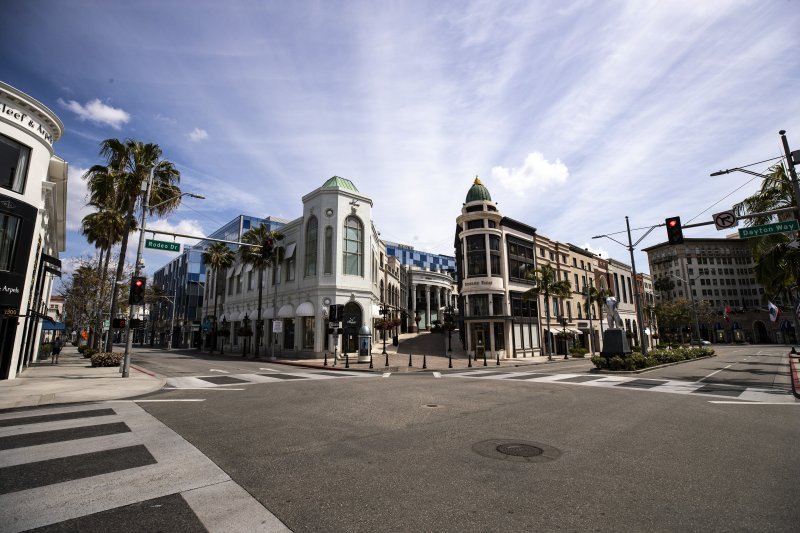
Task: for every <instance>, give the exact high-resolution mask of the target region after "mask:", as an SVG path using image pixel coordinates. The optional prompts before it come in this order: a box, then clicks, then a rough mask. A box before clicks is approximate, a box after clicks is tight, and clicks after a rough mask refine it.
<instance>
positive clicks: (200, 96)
mask: <svg viewBox="0 0 800 533" xmlns="http://www.w3.org/2000/svg"><path fill="white" fill-rule="evenodd" d="M2 11H3V19H4V27H3V32H2V33H0V49H2V50H3V54H2V58H0V79H2V80H3V81H5V82H6V83H9V84H10V85H12V86H14V87H16V88H17V89H19V90H21V91H23V92H25V93H27V94H29V95H31V96H33V97H34V98H36V99H37V100H39V101H40V102H42V103H44V104H45V105H46V106H48V107H49V108H50V109H52V110H53V111H54V112H55V113H56V114H57V115H58V116H59V117H60V119H61V120H62V121H63V123H64V125H65V133H64V136H63V137H62V138H61V139H60V140H59V141H57V142H56V143H55V145H54V148H55V151H56V155H58V156H59V157H62V158H63V159H65V160H66V161H67V162H68V163H69V166H70V173H69V185H68V188H69V194H68V197H69V203H68V216H67V229H68V239H67V249H66V251H65V252H64V253H63V254H62V258H65V259H67V260H68V259H69V258H75V257H81V256H86V255H87V254H91V253H93V251H94V249H93V247H92V246H91V245H89V244H88V243H87V242H86V240H85V239H84V238H83V237H82V236H81V235H80V232H79V229H80V221H81V219H82V218H83V216H85V215H86V214H88V213H89V212H90V211H89V210H88V208H86V207H85V195H86V187H85V184H84V182H83V181H82V179H81V176H82V175H83V173H84V172H85V171H86V170H87V169H88V168H89V167H91V166H92V165H94V164H98V163H102V162H103V161H102V159H101V158H100V156H99V154H98V149H99V143H100V142H101V141H102V140H104V139H108V138H120V139H124V138H134V139H137V140H141V141H144V142H153V143H157V144H158V145H159V146H160V147H161V148H162V150H163V154H164V157H165V158H166V159H169V160H170V161H172V162H174V163H175V164H176V165H177V167H178V168H179V170H180V171H181V187H182V189H183V190H185V191H189V192H194V193H199V194H202V195H205V196H206V199H205V200H195V199H185V200H184V202H183V205H182V207H181V209H180V210H179V211H178V212H176V213H175V214H173V215H172V216H170V217H169V218H168V219H165V220H158V221H155V220H149V221H148V226H150V227H158V228H160V229H169V228H172V229H173V231H176V232H179V233H186V234H192V235H207V234H209V233H211V232H213V231H214V230H216V229H217V228H219V227H220V226H222V225H223V224H224V223H226V222H228V221H229V220H231V219H233V218H234V217H236V216H237V215H239V214H247V215H254V216H268V215H273V216H278V217H285V218H288V219H295V218H297V217H299V216H301V214H302V202H301V198H302V196H303V195H305V194H307V193H309V192H311V191H312V190H314V189H316V188H317V187H319V186H320V185H322V183H324V182H325V181H326V180H327V179H328V178H330V177H331V176H334V175H338V176H342V177H345V178H348V179H350V180H352V181H353V182H354V183H355V185H356V186H357V187H358V189H359V190H360V191H361V192H362V193H363V194H365V195H367V196H369V197H371V198H372V199H373V202H374V208H373V219H374V224H375V227H376V229H377V230H378V231H380V232H381V237H382V238H383V239H386V240H390V241H394V242H399V243H403V244H408V245H411V246H413V247H415V248H416V249H419V250H423V251H428V252H434V253H440V254H446V255H453V253H454V252H453V240H454V229H455V219H456V217H457V216H458V215H459V214H460V210H461V207H462V204H463V202H464V199H465V196H466V194H467V191H468V190H469V188H470V186H471V185H472V183H473V180H474V178H475V176H479V177H480V179H481V181H482V183H483V184H484V185H485V186H486V187H487V188H488V189H489V191H490V193H491V196H492V199H493V200H495V201H496V202H497V203H498V209H499V210H500V212H501V213H502V214H503V215H505V216H508V217H511V218H514V219H517V220H520V221H522V222H524V223H526V224H528V225H530V226H533V227H535V228H537V230H538V233H539V234H542V235H544V236H547V237H549V238H552V239H556V240H559V241H562V242H569V243H572V244H574V245H577V246H580V247H583V248H588V249H590V250H592V251H594V252H597V253H601V254H602V255H603V257H613V258H615V259H618V260H621V261H623V262H625V263H630V255H629V251H628V249H627V247H626V246H623V245H621V244H618V243H617V242H614V241H612V240H610V239H607V238H600V239H593V237H594V236H596V235H602V234H612V235H613V237H614V238H615V239H616V240H618V241H622V242H627V236H626V235H625V234H624V231H625V228H626V219H625V217H626V216H627V217H629V221H630V226H631V228H632V229H633V231H632V241H633V242H634V243H636V242H637V241H639V239H641V238H642V237H643V236H644V234H645V232H646V231H647V230H648V229H649V228H650V227H651V226H654V225H657V224H663V223H664V219H665V218H666V217H671V216H680V217H681V219H682V221H683V223H684V224H687V223H690V222H693V223H697V222H710V221H711V220H712V215H713V214H714V213H717V212H721V211H725V210H728V209H730V208H731V207H732V206H733V204H734V203H736V202H738V201H740V200H742V199H743V198H745V197H747V196H748V195H750V194H752V193H753V192H755V191H756V190H757V188H758V186H759V179H758V178H754V177H753V176H750V175H747V174H743V173H733V174H728V175H726V176H723V177H710V176H709V174H710V173H711V172H713V171H716V170H720V169H727V168H732V167H742V166H745V165H749V164H751V163H757V162H760V161H764V160H768V159H771V158H777V157H779V156H781V155H782V148H781V144H780V137H779V135H778V131H779V130H782V129H785V130H787V132H788V133H787V135H788V139H789V143H790V145H792V147H793V149H800V120H799V119H800V59H798V58H799V57H800V56H798V54H797V51H798V50H800V2H798V1H796V0H755V1H744V0H743V1H726V0H702V1H697V0H690V1H684V0H669V1H666V0H662V1H647V0H634V1H629V2H626V1H615V0H604V1H597V2H592V1H584V0H575V1H569V0H558V1H552V2H548V1H536V2H531V1H529V0H523V1H519V2H516V1H507V0H488V1H442V0H438V1H416V0H407V1H392V0H373V1H365V2H360V1H345V0H342V1H336V0H329V1H304V0H296V1H292V2H282V1H265V0H260V1H236V0H226V1H225V2H219V1H216V0H215V1H213V2H209V1H206V0H192V1H175V0H171V1H169V2H163V1H160V0H159V1H149V0H142V1H137V2H130V1H124V2H123V1H118V0H106V1H99V0H96V1H89V0H84V1H76V0H60V1H52V0H50V1H46V0H6V1H5V2H3V7H2ZM774 162H775V161H774V160H773V161H767V162H764V163H761V164H758V165H754V166H752V167H748V168H749V169H750V170H754V171H756V172H763V171H766V169H767V168H768V167H769V166H770V165H771V164H773V163H774ZM620 232H623V233H620ZM728 233H730V232H729V231H728V232H718V231H716V229H715V228H714V226H713V225H712V226H703V227H699V228H690V229H686V230H685V231H684V235H685V236H686V237H724V236H725V235H726V234H728ZM148 237H149V236H148ZM135 238H136V237H135V236H134V239H135ZM158 238H161V239H164V237H163V236H162V237H158ZM664 241H666V230H665V229H664V228H663V227H660V228H656V229H655V230H653V231H652V232H651V233H650V234H649V235H647V236H646V237H644V238H643V239H642V240H641V242H640V243H638V244H637V245H636V250H637V251H636V254H635V261H636V267H637V270H638V271H640V272H648V271H649V267H648V265H647V258H646V254H644V253H642V252H641V249H642V248H645V247H647V246H652V245H655V244H658V243H661V242H664ZM132 242H133V243H135V240H133V241H132ZM184 242H194V241H184ZM132 248H133V251H131V252H129V254H131V255H129V257H130V262H133V257H134V255H133V254H135V245H132ZM174 257H175V254H171V253H169V252H148V254H147V255H146V257H145V259H146V264H147V271H148V273H152V272H153V271H154V270H155V269H156V268H158V267H160V266H162V265H163V264H165V263H167V262H168V261H169V260H171V259H172V258H174ZM67 262H68V261H67Z"/></svg>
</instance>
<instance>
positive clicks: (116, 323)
mask: <svg viewBox="0 0 800 533" xmlns="http://www.w3.org/2000/svg"><path fill="white" fill-rule="evenodd" d="M111 327H112V328H114V329H125V319H124V318H115V319H113V320H112V321H111Z"/></svg>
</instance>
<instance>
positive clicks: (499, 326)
mask: <svg viewBox="0 0 800 533" xmlns="http://www.w3.org/2000/svg"><path fill="white" fill-rule="evenodd" d="M503 326H504V324H503V323H502V322H495V323H494V349H495V350H505V349H506V343H505V339H504V338H503V331H504V327H503Z"/></svg>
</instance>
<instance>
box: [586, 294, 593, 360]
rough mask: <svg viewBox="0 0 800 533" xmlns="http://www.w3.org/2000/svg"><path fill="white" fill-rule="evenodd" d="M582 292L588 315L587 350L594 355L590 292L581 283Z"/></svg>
mask: <svg viewBox="0 0 800 533" xmlns="http://www.w3.org/2000/svg"><path fill="white" fill-rule="evenodd" d="M583 294H585V295H586V314H587V315H589V351H590V352H591V355H592V356H594V324H593V323H592V314H593V313H592V311H593V307H594V306H593V305H592V293H591V291H590V290H589V285H587V284H584V285H583Z"/></svg>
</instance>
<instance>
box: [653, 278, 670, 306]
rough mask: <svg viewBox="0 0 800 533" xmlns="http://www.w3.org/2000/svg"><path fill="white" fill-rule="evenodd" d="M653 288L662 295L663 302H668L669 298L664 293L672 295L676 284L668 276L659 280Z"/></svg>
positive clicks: (654, 283)
mask: <svg viewBox="0 0 800 533" xmlns="http://www.w3.org/2000/svg"><path fill="white" fill-rule="evenodd" d="M653 288H654V289H655V290H657V291H658V292H660V293H661V300H662V301H664V302H666V301H667V298H666V296H664V293H670V292H672V290H673V289H674V288H675V282H674V281H673V280H672V278H668V277H666V276H664V277H661V278H657V279H656V280H655V281H654V282H653Z"/></svg>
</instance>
